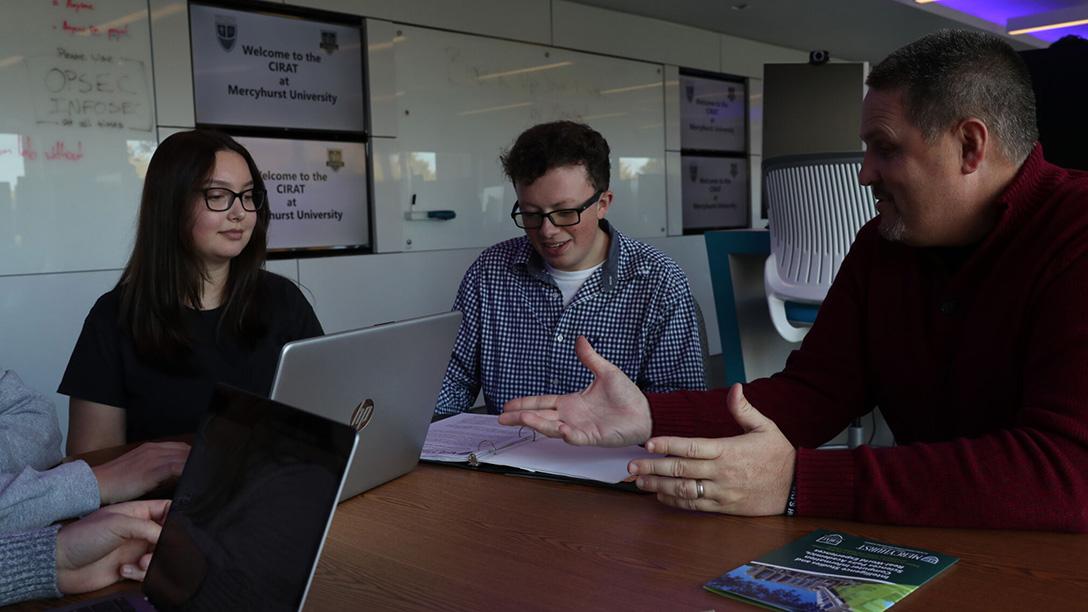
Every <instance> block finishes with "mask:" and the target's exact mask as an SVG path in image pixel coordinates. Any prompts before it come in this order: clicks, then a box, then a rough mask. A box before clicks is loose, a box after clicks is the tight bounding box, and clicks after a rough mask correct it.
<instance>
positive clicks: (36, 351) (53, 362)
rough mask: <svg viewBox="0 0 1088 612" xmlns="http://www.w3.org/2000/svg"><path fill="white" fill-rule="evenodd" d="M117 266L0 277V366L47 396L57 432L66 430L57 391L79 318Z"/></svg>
mask: <svg viewBox="0 0 1088 612" xmlns="http://www.w3.org/2000/svg"><path fill="white" fill-rule="evenodd" d="M120 275H121V271H120V270H106V271H100V272H72V273H66V274H32V275H26V276H5V277H0V369H10V370H15V371H16V372H18V373H19V376H20V378H22V379H23V382H25V383H26V384H27V385H28V386H30V387H31V388H33V389H35V390H37V391H40V392H42V393H43V394H45V396H46V397H48V398H49V399H51V400H52V401H53V404H54V405H55V406H56V408H57V417H58V418H59V419H60V430H61V433H65V432H67V431H68V397H67V396H65V395H60V394H58V393H57V392H56V391H57V385H59V384H60V379H61V376H63V375H64V368H66V367H67V366H68V358H69V357H70V356H71V354H72V348H73V347H75V345H76V338H78V337H79V331H80V330H81V329H83V319H85V318H86V317H87V313H88V312H90V310H91V306H93V305H94V303H95V300H97V299H98V297H99V296H100V295H102V294H103V293H106V292H107V291H109V290H110V289H112V288H113V286H114V285H115V284H117V279H118V278H119V277H120Z"/></svg>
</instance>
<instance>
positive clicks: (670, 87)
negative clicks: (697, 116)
mask: <svg viewBox="0 0 1088 612" xmlns="http://www.w3.org/2000/svg"><path fill="white" fill-rule="evenodd" d="M680 123H681V122H680V68H679V67H677V66H673V65H667V66H665V150H666V151H679V150H680Z"/></svg>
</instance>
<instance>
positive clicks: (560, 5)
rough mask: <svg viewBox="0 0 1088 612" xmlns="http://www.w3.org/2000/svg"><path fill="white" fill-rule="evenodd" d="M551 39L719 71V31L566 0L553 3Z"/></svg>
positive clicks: (557, 43) (575, 46)
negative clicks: (553, 29) (715, 31)
mask: <svg viewBox="0 0 1088 612" xmlns="http://www.w3.org/2000/svg"><path fill="white" fill-rule="evenodd" d="M552 20H553V27H554V28H555V31H554V32H553V37H552V44H554V45H555V46H557V47H568V48H571V49H580V50H583V51H593V52H595V53H605V54H608V55H618V56H620V57H631V58H635V59H641V60H646V61H650V62H661V63H665V64H675V65H677V66H684V67H687V68H699V69H702V70H711V71H714V72H717V71H718V70H719V69H720V55H719V46H720V41H719V38H718V37H719V35H718V34H715V33H713V32H710V31H709V30H702V29H699V28H693V27H690V26H684V25H678V24H675V23H669V22H667V21H661V20H659V19H651V18H649V17H640V16H638V15H630V14H627V13H620V12H617V11H610V10H607V9H601V8H596V7H592V6H585V5H583V4H576V3H574V2H566V1H565V0H555V1H554V2H553V3H552Z"/></svg>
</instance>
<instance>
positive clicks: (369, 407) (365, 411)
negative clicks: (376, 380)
mask: <svg viewBox="0 0 1088 612" xmlns="http://www.w3.org/2000/svg"><path fill="white" fill-rule="evenodd" d="M373 416H374V400H372V399H370V398H369V397H368V398H367V399H365V400H363V402H362V403H360V404H359V405H358V406H356V407H355V410H354V411H353V412H352V413H351V422H350V423H349V425H351V426H352V427H354V428H355V431H362V430H363V428H364V427H366V426H367V425H369V424H370V419H371V418H372V417H373Z"/></svg>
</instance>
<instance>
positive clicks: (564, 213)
mask: <svg viewBox="0 0 1088 612" xmlns="http://www.w3.org/2000/svg"><path fill="white" fill-rule="evenodd" d="M602 195H604V190H603V189H602V190H600V191H598V192H597V193H594V194H593V195H592V196H591V197H590V198H589V199H588V200H586V201H585V202H582V204H580V205H579V206H577V207H575V208H560V209H558V210H553V211H551V212H549V213H527V212H518V203H517V202H514V208H513V209H511V210H510V218H511V219H513V220H514V225H516V226H518V227H520V228H522V229H537V228H539V227H540V226H542V225H544V219H547V220H548V221H550V222H551V224H552V225H554V226H555V227H566V226H568V225H578V223H579V222H580V221H581V220H582V213H583V212H584V211H585V210H586V209H587V208H589V207H590V206H593V205H594V204H596V203H597V202H598V201H599V200H600V199H601V196H602Z"/></svg>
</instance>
